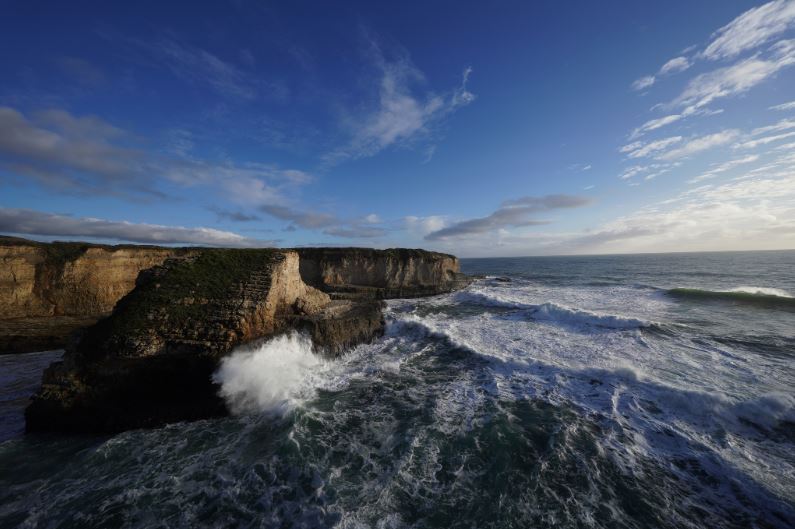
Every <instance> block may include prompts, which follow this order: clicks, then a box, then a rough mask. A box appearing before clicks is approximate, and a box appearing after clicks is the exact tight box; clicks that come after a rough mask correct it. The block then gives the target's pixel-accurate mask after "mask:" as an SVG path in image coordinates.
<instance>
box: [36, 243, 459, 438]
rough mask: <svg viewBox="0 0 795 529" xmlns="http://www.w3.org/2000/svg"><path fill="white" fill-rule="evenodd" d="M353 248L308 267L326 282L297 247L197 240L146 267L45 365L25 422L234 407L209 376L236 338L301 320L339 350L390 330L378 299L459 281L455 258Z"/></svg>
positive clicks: (152, 421) (148, 420)
mask: <svg viewBox="0 0 795 529" xmlns="http://www.w3.org/2000/svg"><path fill="white" fill-rule="evenodd" d="M349 251H351V252H354V255H352V256H351V257H350V258H345V255H344V253H345V250H342V251H340V250H334V253H333V259H332V258H331V257H329V255H328V254H326V255H322V256H321V257H322V259H320V260H319V261H318V264H317V265H315V264H314V263H312V264H311V265H310V267H311V266H317V267H318V268H319V269H322V270H323V273H324V274H326V276H322V277H326V278H331V279H329V280H327V279H323V282H322V283H315V284H318V285H319V286H322V287H323V290H325V291H326V292H322V291H321V290H319V289H317V288H315V287H314V286H311V284H307V282H305V281H304V279H303V278H302V276H304V274H302V273H300V270H301V263H302V262H303V259H304V256H303V255H299V252H297V251H293V250H274V249H256V250H255V249H249V250H233V249H204V250H192V251H190V252H186V253H184V254H182V255H180V256H178V257H175V258H171V259H168V260H166V261H164V262H163V264H162V265H159V266H155V267H153V268H151V269H149V270H146V271H143V272H141V274H140V275H139V277H138V279H137V282H136V286H135V288H134V290H132V291H131V292H130V293H129V294H128V295H127V296H125V297H124V298H122V299H121V300H120V301H119V302H118V304H117V305H116V308H115V309H114V311H113V313H112V314H111V315H110V316H109V317H107V318H105V319H102V320H100V321H99V322H98V323H96V324H95V325H93V326H91V327H89V328H88V329H86V330H85V331H84V332H83V333H82V335H81V336H79V337H78V338H77V339H76V340H75V341H74V342H73V343H72V344H70V345H69V347H68V348H67V351H66V353H65V355H64V359H63V360H62V361H61V362H56V363H54V364H52V365H51V366H50V367H49V368H48V369H47V370H46V371H45V373H44V376H43V380H42V388H41V390H40V391H39V392H38V393H37V394H36V395H35V396H34V398H33V400H32V403H31V405H30V406H29V407H28V409H27V410H26V424H27V429H28V431H75V432H113V431H119V430H124V429H129V428H136V427H151V426H157V425H161V424H163V423H167V422H172V421H177V420H192V419H198V418H202V417H210V416H216V415H222V414H225V413H227V409H226V406H225V404H224V402H223V401H222V399H221V398H220V397H218V391H217V390H218V387H217V386H216V385H215V384H214V383H213V382H212V379H211V375H212V373H213V372H214V371H215V369H216V368H217V366H218V363H219V361H220V359H221V358H222V357H223V356H224V355H226V354H228V353H229V352H230V351H231V350H232V349H233V348H235V347H236V346H238V345H241V344H244V343H249V342H253V341H257V340H259V339H264V338H267V337H270V336H273V335H274V334H276V333H280V332H284V331H287V330H290V329H298V330H301V331H303V332H306V333H307V334H308V335H309V336H311V338H312V340H313V343H314V344H315V346H316V348H317V352H318V353H321V354H327V355H331V356H334V355H336V354H339V353H340V352H341V351H343V350H344V349H346V348H348V347H351V346H353V345H356V344H358V343H362V342H366V341H369V340H372V339H373V338H375V337H377V336H380V335H381V334H382V333H383V328H384V319H383V314H382V308H383V302H382V301H380V299H377V298H384V297H389V295H390V294H397V293H400V292H411V293H413V294H414V295H419V293H420V292H423V293H429V294H430V293H440V292H446V291H449V290H450V289H452V288H454V285H457V284H461V283H460V280H459V279H456V274H457V273H458V263H457V261H456V260H455V258H454V257H452V256H446V255H444V254H434V253H430V252H422V251H418V250H411V251H408V253H406V254H404V255H402V256H401V255H400V252H402V250H401V251H394V250H387V251H381V252H379V251H370V253H367V251H362V250H349ZM423 253H424V254H426V256H425V260H426V263H425V264H423V262H422V261H423ZM367 259H370V260H371V261H372V263H371V264H370V265H368V264H367ZM400 259H405V263H403V264H402V265H401V264H400V262H399V260H400ZM334 260H336V265H334V264H333V263H334V262H335V261H334ZM335 266H336V267H337V269H336V270H335V269H334V267H335ZM378 274H382V275H391V274H396V278H393V277H384V278H379V277H378ZM304 277H305V276H304ZM434 278H439V282H438V283H437V284H436V287H435V288H434V283H433V281H434V280H435V279H434ZM449 278H452V279H449ZM349 280H353V281H355V283H354V284H353V285H352V286H353V287H356V288H358V287H359V286H364V287H367V288H369V289H371V290H364V291H361V292H358V291H357V290H355V289H351V288H350V287H351V285H350V284H349V283H347V282H344V281H349ZM364 281H369V284H364V285H361V283H362V282H364ZM456 281H459V282H458V283H456ZM337 285H339V286H337ZM381 285H384V286H381ZM337 289H339V290H337ZM373 289H374V290H373ZM362 292H363V293H362ZM373 292H375V294H373ZM332 298H336V299H332Z"/></svg>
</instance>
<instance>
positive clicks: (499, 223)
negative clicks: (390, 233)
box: [425, 195, 591, 241]
mask: <svg viewBox="0 0 795 529" xmlns="http://www.w3.org/2000/svg"><path fill="white" fill-rule="evenodd" d="M590 202H591V200H590V199H589V198H586V197H580V196H573V195H546V196H543V197H530V196H528V197H520V198H517V199H514V200H506V201H505V202H503V203H502V204H501V206H500V208H499V209H497V210H496V211H494V212H493V213H491V214H490V215H487V216H485V217H478V218H473V219H468V220H463V221H461V222H456V223H455V224H452V225H450V226H446V227H444V228H441V229H439V230H436V231H433V232H431V233H428V234H427V235H426V236H425V240H426V241H438V240H445V239H455V238H458V237H464V236H470V235H477V234H482V233H488V232H495V231H499V230H503V229H505V228H508V227H523V226H537V225H541V224H548V223H549V222H548V221H544V220H537V219H535V218H533V217H534V215H536V214H538V213H541V212H547V211H552V210H557V209H569V208H577V207H582V206H585V205H587V204H589V203H590Z"/></svg>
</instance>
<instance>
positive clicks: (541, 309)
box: [530, 303, 651, 329]
mask: <svg viewBox="0 0 795 529" xmlns="http://www.w3.org/2000/svg"><path fill="white" fill-rule="evenodd" d="M530 315H531V316H532V318H533V319H535V320H546V321H555V322H560V323H568V324H573V325H591V326H596V327H605V328H610V329H639V328H642V327H649V326H650V325H651V323H650V322H648V321H644V320H641V319H638V318H628V317H625V316H618V315H615V314H599V313H596V312H591V311H588V310H579V309H572V308H569V307H564V306H561V305H557V304H555V303H543V304H541V305H538V306H537V307H535V308H533V309H531V310H530Z"/></svg>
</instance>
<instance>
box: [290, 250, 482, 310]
mask: <svg viewBox="0 0 795 529" xmlns="http://www.w3.org/2000/svg"><path fill="white" fill-rule="evenodd" d="M297 251H298V253H299V255H300V256H301V267H300V268H301V277H302V278H303V280H304V281H305V282H306V283H308V284H310V285H312V286H314V287H315V288H318V289H319V290H322V291H324V292H332V293H335V294H336V295H337V297H344V296H345V295H346V294H348V295H354V296H356V297H363V296H364V297H371V298H377V299H389V298H408V297H418V296H428V295H434V294H439V293H442V292H449V291H451V290H455V289H456V288H461V287H462V286H465V285H466V284H467V283H468V280H467V279H466V277H464V276H463V274H461V273H460V269H459V264H458V259H457V258H456V257H454V256H452V255H448V254H443V253H438V252H428V251H425V250H412V249H405V248H398V249H389V250H373V249H369V248H301V249H298V250H297Z"/></svg>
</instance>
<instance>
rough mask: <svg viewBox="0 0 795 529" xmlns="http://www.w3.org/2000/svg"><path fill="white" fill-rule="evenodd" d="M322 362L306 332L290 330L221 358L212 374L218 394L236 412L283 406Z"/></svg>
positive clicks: (299, 392)
mask: <svg viewBox="0 0 795 529" xmlns="http://www.w3.org/2000/svg"><path fill="white" fill-rule="evenodd" d="M324 364H325V362H324V361H323V359H322V358H321V357H320V356H318V355H315V354H314V353H313V352H312V342H311V341H310V339H309V338H307V337H306V336H303V335H300V334H298V333H290V334H285V335H282V336H278V337H276V338H273V339H271V340H269V341H267V342H265V343H263V344H261V345H259V346H257V347H255V348H253V349H251V348H242V349H239V350H237V351H235V352H233V353H232V354H231V355H229V356H228V357H226V358H224V360H223V361H222V362H221V366H220V367H219V368H218V371H217V372H216V373H215V374H214V376H213V377H214V380H215V382H217V383H220V384H221V395H222V396H223V397H224V398H225V399H226V401H227V402H228V404H229V406H230V407H231V409H232V410H233V411H235V412H237V413H240V412H245V411H253V410H283V409H285V408H286V407H289V406H290V404H291V403H292V402H293V401H295V400H296V399H297V398H299V397H300V396H301V395H302V394H303V393H305V392H306V391H307V389H308V388H311V387H312V379H313V378H314V377H316V376H317V371H320V370H322V368H323V366H324Z"/></svg>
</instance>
